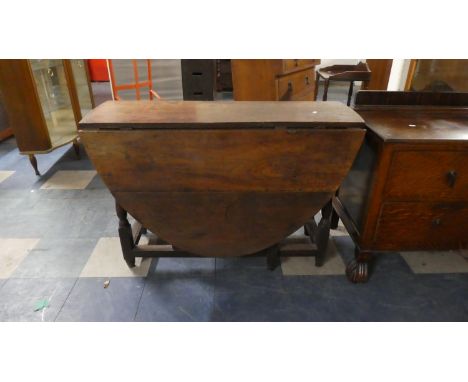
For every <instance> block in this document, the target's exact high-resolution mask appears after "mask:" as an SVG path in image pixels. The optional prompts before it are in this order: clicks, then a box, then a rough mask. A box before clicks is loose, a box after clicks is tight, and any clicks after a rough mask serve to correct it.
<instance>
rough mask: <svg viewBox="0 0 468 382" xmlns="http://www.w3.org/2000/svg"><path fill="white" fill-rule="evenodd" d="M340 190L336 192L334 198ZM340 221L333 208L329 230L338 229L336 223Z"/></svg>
mask: <svg viewBox="0 0 468 382" xmlns="http://www.w3.org/2000/svg"><path fill="white" fill-rule="evenodd" d="M339 191H340V189H338V190H336V192H335V196H338V192H339ZM339 221H340V217H339V216H338V213H337V212H336V211H335V209H334V208H333V210H332V216H331V222H330V228H331V229H337V228H338V222H339Z"/></svg>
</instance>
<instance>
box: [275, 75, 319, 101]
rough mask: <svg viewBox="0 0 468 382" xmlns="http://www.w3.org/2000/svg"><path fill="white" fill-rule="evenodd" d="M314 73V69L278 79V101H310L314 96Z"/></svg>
mask: <svg viewBox="0 0 468 382" xmlns="http://www.w3.org/2000/svg"><path fill="white" fill-rule="evenodd" d="M314 84H315V82H314V71H313V70H312V69H309V70H303V71H300V72H296V73H291V74H289V75H287V76H283V77H279V78H277V79H276V89H277V92H276V94H277V100H279V101H300V100H309V99H312V98H313V95H314Z"/></svg>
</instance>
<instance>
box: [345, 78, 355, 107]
mask: <svg viewBox="0 0 468 382" xmlns="http://www.w3.org/2000/svg"><path fill="white" fill-rule="evenodd" d="M353 88H354V81H351V82H350V83H349V91H348V102H347V103H346V105H348V106H349V105H351V97H352V96H353Z"/></svg>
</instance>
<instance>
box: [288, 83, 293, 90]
mask: <svg viewBox="0 0 468 382" xmlns="http://www.w3.org/2000/svg"><path fill="white" fill-rule="evenodd" d="M292 90H293V86H292V82H291V81H289V82H288V92H292Z"/></svg>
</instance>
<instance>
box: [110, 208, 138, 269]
mask: <svg viewBox="0 0 468 382" xmlns="http://www.w3.org/2000/svg"><path fill="white" fill-rule="evenodd" d="M115 210H116V212H117V216H118V218H119V238H120V245H121V247H122V253H123V257H124V260H125V262H126V263H127V265H128V266H129V267H130V268H133V267H134V266H135V256H134V255H133V254H132V250H133V248H135V243H134V241H133V233H132V227H131V225H130V223H129V222H128V219H127V211H125V210H124V209H123V208H122V207H121V206H120V205H119V204H118V203H117V202H116V203H115Z"/></svg>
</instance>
